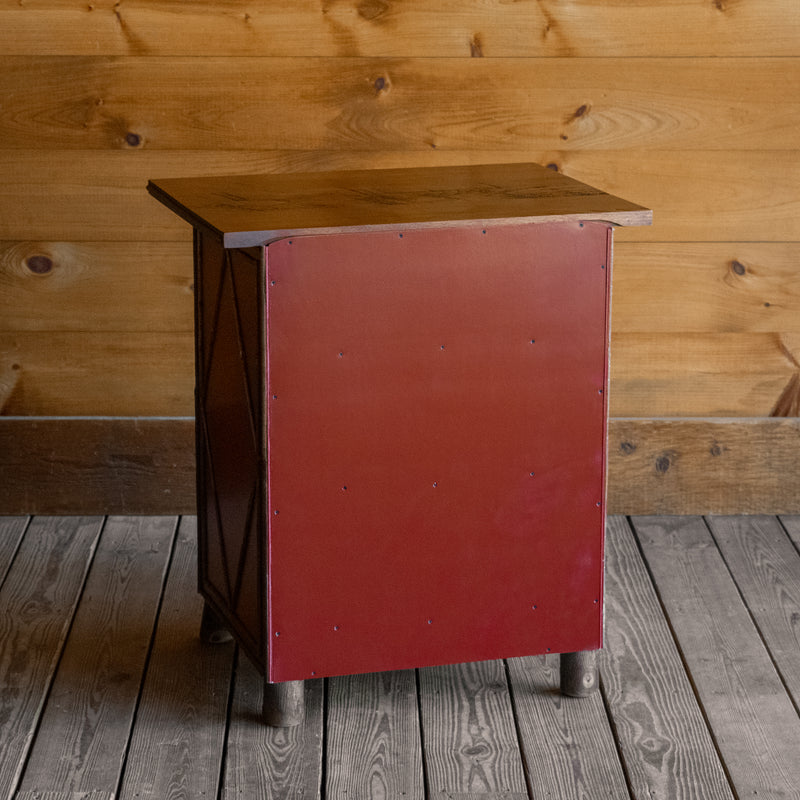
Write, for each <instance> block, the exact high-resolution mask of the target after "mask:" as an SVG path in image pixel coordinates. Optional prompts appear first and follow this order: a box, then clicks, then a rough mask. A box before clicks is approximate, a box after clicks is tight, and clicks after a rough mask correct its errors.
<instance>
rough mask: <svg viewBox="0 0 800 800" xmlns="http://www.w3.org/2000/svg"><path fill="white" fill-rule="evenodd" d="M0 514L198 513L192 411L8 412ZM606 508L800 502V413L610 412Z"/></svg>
mask: <svg viewBox="0 0 800 800" xmlns="http://www.w3.org/2000/svg"><path fill="white" fill-rule="evenodd" d="M0 452H3V453H4V454H5V467H6V469H5V476H6V477H5V478H4V480H3V481H2V482H0V514H28V513H35V514H95V513H97V514H101V513H102V514H106V513H107V514H193V513H195V494H194V421H193V420H192V419H190V418H172V419H153V418H128V419H120V418H105V419H104V418H78V419H76V418H61V419H42V418H36V417H0ZM608 461H609V465H608V503H607V508H608V512H609V513H611V514H703V513H720V514H750V513H787V514H788V513H798V512H800V491H799V490H800V420H798V419H780V420H778V419H763V418H761V419H729V420H709V419H669V420H639V419H637V420H631V419H612V420H611V421H610V425H609V459H608Z"/></svg>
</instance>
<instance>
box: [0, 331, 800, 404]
mask: <svg viewBox="0 0 800 800" xmlns="http://www.w3.org/2000/svg"><path fill="white" fill-rule="evenodd" d="M193 365H194V344H193V336H192V332H191V330H188V331H168V330H167V331H150V330H145V331H142V330H133V331H123V330H116V331H115V330H100V331H98V330H93V329H90V330H88V331H58V330H56V331H47V330H39V331H37V330H22V331H12V332H3V331H0V401H2V399H3V397H4V399H5V403H4V406H3V413H5V414H9V415H12V414H17V415H47V416H53V415H55V416H61V415H81V416H87V415H91V416H93V415H112V416H184V415H187V414H191V413H192V410H193V399H192V398H193V391H194V389H193V387H194V366H193ZM799 365H800V334H796V333H783V334H778V333H663V334H662V333H625V332H621V333H613V332H612V338H611V387H610V388H611V394H610V404H611V414H612V415H613V416H617V417H620V416H626V417H627V416H633V417H653V416H676V417H687V416H703V417H719V416H768V415H770V414H775V415H780V416H786V415H792V414H794V413H797V412H794V411H792V409H793V408H796V407H798V404H800V377H799V376H800V366H799ZM4 387H5V388H4Z"/></svg>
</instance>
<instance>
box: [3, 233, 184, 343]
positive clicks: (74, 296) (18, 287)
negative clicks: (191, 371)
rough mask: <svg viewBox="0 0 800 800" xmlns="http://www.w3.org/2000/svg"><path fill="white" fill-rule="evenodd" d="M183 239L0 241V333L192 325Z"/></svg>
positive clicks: (174, 328)
mask: <svg viewBox="0 0 800 800" xmlns="http://www.w3.org/2000/svg"><path fill="white" fill-rule="evenodd" d="M192 282H193V278H192V248H191V245H190V244H188V243H185V244H184V243H183V242H41V241H38V242H37V241H30V242H2V241H0V330H2V331H43V330H48V331H87V330H89V331H96V332H99V331H110V332H111V331H114V332H117V333H120V332H123V331H132V330H138V331H184V332H189V333H191V331H192V325H193V322H192V308H193V303H192Z"/></svg>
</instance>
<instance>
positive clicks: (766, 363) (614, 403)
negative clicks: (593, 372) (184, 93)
mask: <svg viewBox="0 0 800 800" xmlns="http://www.w3.org/2000/svg"><path fill="white" fill-rule="evenodd" d="M799 340H800V337H799V336H798V335H797V334H786V335H781V334H778V333H708V334H699V333H685V334H684V333H675V334H673V333H670V334H661V333H619V334H614V333H613V332H612V336H611V396H610V407H611V415H612V416H614V417H637V416H649V417H736V416H739V417H747V416H752V417H756V416H769V415H770V413H771V412H772V411H773V409H775V407H776V405H777V404H778V401H779V399H780V398H781V396H782V395H783V394H784V392H785V391H788V392H789V394H796V393H797V392H798V391H800V389H798V388H796V387H795V383H796V378H795V375H796V374H797V372H798V371H800V370H799V369H798V360H797V355H800V341H799Z"/></svg>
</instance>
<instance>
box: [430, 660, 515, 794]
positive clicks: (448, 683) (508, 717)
mask: <svg viewBox="0 0 800 800" xmlns="http://www.w3.org/2000/svg"><path fill="white" fill-rule="evenodd" d="M418 674H419V698H420V699H419V702H420V719H421V722H422V728H423V732H424V736H425V761H426V775H427V778H428V784H429V786H430V797H432V798H436V800H447V799H448V798H462V797H464V798H467V797H472V796H476V797H477V796H482V797H488V798H492V800H499V798H500V797H505V796H507V797H509V798H510V800H520V798H522V797H524V796H525V794H526V786H525V776H524V774H523V770H522V769H521V764H520V761H519V745H518V743H517V735H516V731H515V729H514V717H513V711H512V706H511V703H510V701H509V694H508V686H507V682H506V680H507V679H506V673H505V668H504V665H503V662H502V661H483V662H480V663H477V664H456V665H452V666H443V667H428V668H426V669H420V670H418Z"/></svg>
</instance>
